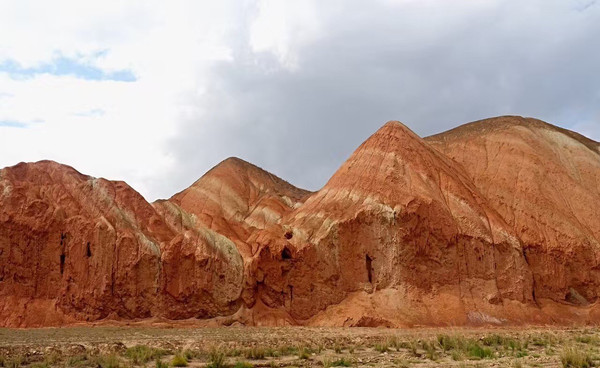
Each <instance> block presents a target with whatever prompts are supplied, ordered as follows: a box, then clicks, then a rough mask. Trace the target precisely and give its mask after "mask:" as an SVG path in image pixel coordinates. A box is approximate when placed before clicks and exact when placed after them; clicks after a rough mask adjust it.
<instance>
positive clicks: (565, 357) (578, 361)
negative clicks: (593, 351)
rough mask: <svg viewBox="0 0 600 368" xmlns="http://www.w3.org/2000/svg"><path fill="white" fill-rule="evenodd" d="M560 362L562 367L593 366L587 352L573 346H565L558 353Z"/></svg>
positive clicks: (584, 367) (580, 367) (578, 367)
mask: <svg viewBox="0 0 600 368" xmlns="http://www.w3.org/2000/svg"><path fill="white" fill-rule="evenodd" d="M560 362H561V363H562V365H563V367H564V368H589V367H593V366H594V361H593V360H592V357H591V356H590V354H589V353H588V352H586V351H582V350H579V349H577V348H574V347H570V348H566V349H565V350H564V351H563V352H562V353H561V354H560Z"/></svg>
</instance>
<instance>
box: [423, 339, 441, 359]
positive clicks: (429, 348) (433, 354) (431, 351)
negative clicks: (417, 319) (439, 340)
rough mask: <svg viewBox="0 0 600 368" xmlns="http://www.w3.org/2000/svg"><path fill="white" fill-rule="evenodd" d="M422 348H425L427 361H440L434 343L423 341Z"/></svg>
mask: <svg viewBox="0 0 600 368" xmlns="http://www.w3.org/2000/svg"><path fill="white" fill-rule="evenodd" d="M421 347H422V348H423V350H425V356H426V357H427V359H429V360H437V359H438V354H437V350H436V349H435V343H434V342H429V341H423V342H422V344H421Z"/></svg>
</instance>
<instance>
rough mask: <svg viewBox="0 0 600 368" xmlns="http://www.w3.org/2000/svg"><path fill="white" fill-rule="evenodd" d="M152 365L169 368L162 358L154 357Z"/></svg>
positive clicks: (157, 367) (158, 367)
mask: <svg viewBox="0 0 600 368" xmlns="http://www.w3.org/2000/svg"><path fill="white" fill-rule="evenodd" d="M154 366H155V367H156V368H169V365H168V364H167V363H165V362H163V361H162V360H160V359H158V358H157V359H156V361H155V363H154Z"/></svg>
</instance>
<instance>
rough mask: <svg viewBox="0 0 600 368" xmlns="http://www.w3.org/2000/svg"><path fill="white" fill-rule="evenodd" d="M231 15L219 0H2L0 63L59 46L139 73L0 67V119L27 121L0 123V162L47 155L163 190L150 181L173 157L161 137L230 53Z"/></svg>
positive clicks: (45, 59)
mask: <svg viewBox="0 0 600 368" xmlns="http://www.w3.org/2000/svg"><path fill="white" fill-rule="evenodd" d="M239 16H240V15H239V11H238V10H237V9H236V8H234V7H232V2H226V1H222V2H221V1H219V2H208V1H207V2H191V1H173V2H168V3H167V2H163V1H143V2H142V1H140V2H123V1H108V2H107V1H102V2H81V1H64V0H63V1H57V2H45V1H4V2H1V3H0V65H2V63H3V61H10V62H12V63H17V64H18V65H19V66H20V67H21V68H35V67H39V66H41V65H46V64H49V63H52V61H53V60H54V59H55V58H56V57H57V55H60V56H64V57H69V58H73V59H74V60H77V62H80V63H86V64H89V65H93V66H95V67H98V68H100V69H102V70H103V71H105V72H111V71H118V70H130V71H132V72H133V73H134V75H135V76H136V78H137V80H136V81H135V82H129V83H123V82H118V81H110V80H102V81H95V80H84V79H78V78H75V77H73V76H68V75H67V76H56V75H52V74H37V75H33V76H29V77H28V78H18V79H13V78H11V76H10V75H9V73H7V72H4V73H3V72H1V71H0V121H13V122H21V123H26V124H27V126H28V127H27V128H25V129H23V128H15V127H14V126H8V124H5V125H4V126H0V167H4V166H8V165H13V164H16V163H17V162H19V161H37V160H41V159H53V160H57V161H59V162H61V163H65V164H70V165H73V166H75V167H76V168H77V169H78V170H80V171H82V172H84V173H87V174H91V175H95V176H104V177H108V178H111V179H122V180H126V181H127V182H128V183H129V184H130V185H132V186H133V187H134V188H136V189H137V190H139V191H140V192H141V193H143V194H144V195H146V196H147V197H148V198H151V199H153V198H156V197H158V196H167V195H170V193H163V192H159V190H158V189H157V188H158V186H157V184H156V183H157V182H160V181H163V180H168V179H167V178H165V177H164V176H163V175H164V173H165V172H167V171H168V169H169V166H170V165H173V162H172V159H171V157H170V154H169V149H170V148H169V147H167V146H166V141H167V139H168V138H169V137H171V136H172V135H173V134H174V133H175V129H176V122H177V120H178V119H180V117H181V115H182V114H185V111H186V110H188V109H190V108H193V107H190V106H186V104H187V99H186V98H185V96H187V95H189V94H193V93H195V91H197V90H202V83H203V77H204V75H205V70H206V69H207V68H209V67H210V66H211V65H212V63H213V62H215V61H216V60H225V59H227V58H229V57H230V56H229V54H230V50H229V47H228V44H227V42H226V40H225V37H227V35H228V32H230V31H231V27H232V25H235V24H236V22H235V20H236V18H237V17H239ZM100 112H101V113H100ZM13 125H14V124H13Z"/></svg>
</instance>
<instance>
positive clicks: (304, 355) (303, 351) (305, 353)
mask: <svg viewBox="0 0 600 368" xmlns="http://www.w3.org/2000/svg"><path fill="white" fill-rule="evenodd" d="M309 355H310V351H309V349H307V348H305V347H302V348H300V349H298V358H300V359H308V357H309Z"/></svg>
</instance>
